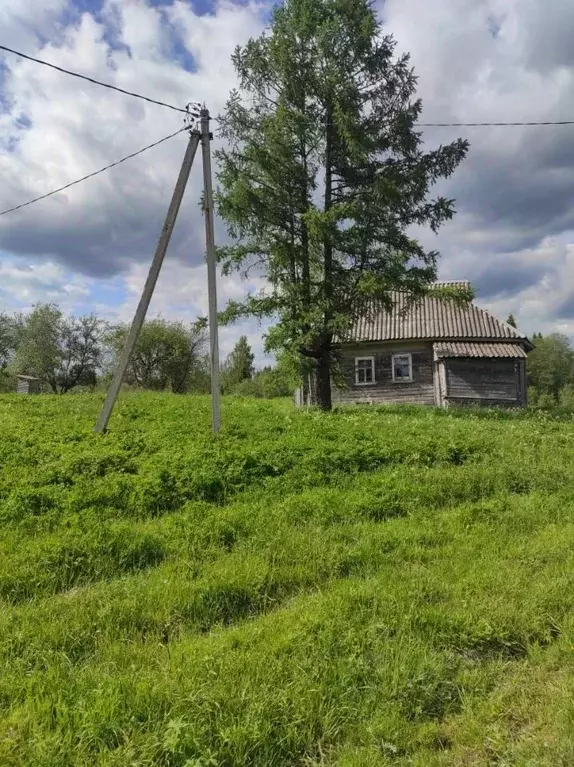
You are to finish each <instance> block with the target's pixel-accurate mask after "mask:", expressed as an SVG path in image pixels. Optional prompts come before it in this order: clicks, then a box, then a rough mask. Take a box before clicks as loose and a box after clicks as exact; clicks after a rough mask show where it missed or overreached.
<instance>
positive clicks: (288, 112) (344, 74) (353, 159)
mask: <svg viewBox="0 0 574 767" xmlns="http://www.w3.org/2000/svg"><path fill="white" fill-rule="evenodd" d="M233 63H234V65H235V68H236V71H237V74H238V76H239V81H240V89H239V91H236V92H233V93H232V94H231V97H230V99H229V101H228V103H227V107H226V111H225V114H224V115H223V116H222V118H221V129H222V135H223V137H224V138H225V139H226V141H227V148H225V149H222V150H221V151H219V152H218V155H217V156H218V160H219V173H218V180H219V190H218V195H217V199H218V205H219V212H220V215H221V216H222V218H223V219H224V220H225V221H226V223H227V226H228V231H229V234H230V236H231V238H232V240H233V244H232V245H230V246H228V247H224V248H221V249H220V258H221V260H222V263H223V269H224V271H225V272H229V271H231V270H233V269H239V270H245V271H248V270H249V269H251V268H253V267H257V268H258V269H259V270H260V272H261V273H262V274H264V275H265V276H266V278H267V281H268V283H269V288H268V289H266V290H264V291H263V292H261V293H260V294H258V295H251V296H249V297H248V298H247V299H246V300H245V301H243V302H235V303H231V304H230V305H229V307H228V310H227V313H226V317H227V318H228V319H229V320H233V319H235V318H237V317H239V316H247V315H254V316H257V317H264V316H265V317H272V318H273V319H274V320H275V321H276V324H275V326H274V327H273V329H272V330H271V331H270V333H269V334H268V336H267V339H266V348H267V350H281V349H285V350H288V351H290V352H291V353H296V354H298V355H300V356H302V357H305V358H308V359H310V360H311V361H312V363H313V366H314V370H315V374H316V377H317V395H318V400H319V404H320V406H321V407H322V408H324V409H329V408H330V407H331V369H332V367H333V363H334V349H335V345H336V339H337V337H340V336H342V335H344V333H345V332H346V330H347V329H348V328H349V325H350V323H352V321H353V320H354V318H355V317H356V316H357V314H363V313H365V311H366V307H367V306H369V305H370V301H371V299H375V300H377V301H382V302H383V304H384V303H387V304H388V302H389V298H390V293H391V291H392V290H396V289H401V290H406V291H408V292H410V293H412V294H414V295H420V294H422V293H424V292H425V291H426V290H427V288H428V287H429V285H430V284H431V283H432V282H433V281H434V280H435V278H436V261H437V256H438V254H437V252H436V251H434V250H426V249H425V248H423V246H422V245H421V244H420V243H419V242H418V241H417V240H416V239H415V238H414V237H413V236H412V227H413V225H427V226H429V227H430V228H431V229H432V230H433V231H437V230H438V229H439V228H440V226H441V225H442V224H443V223H444V222H446V221H448V220H449V219H450V218H451V217H452V216H453V213H454V204H453V201H452V200H449V199H446V198H444V197H440V196H439V197H436V198H434V199H433V198H431V197H430V196H429V192H430V189H431V187H432V186H433V185H434V184H435V183H436V182H437V181H439V180H440V179H442V178H445V177H447V176H450V175H451V174H452V173H453V172H454V170H455V169H456V167H457V166H458V164H459V163H460V162H461V160H462V159H463V158H464V156H465V155H466V152H467V149H468V145H467V142H465V141H462V140H457V141H454V142H452V143H450V144H446V145H443V146H440V147H438V148H437V149H427V148H426V147H425V146H423V141H422V135H421V133H420V132H419V131H417V127H416V123H417V119H418V117H419V115H420V113H421V108H422V106H421V102H420V101H419V100H417V99H415V90H416V78H415V76H414V74H413V71H412V69H411V67H410V64H409V58H408V56H400V57H398V58H397V57H395V42H394V40H393V38H392V37H391V36H388V35H383V34H382V31H381V28H380V25H379V23H378V22H377V19H376V15H375V10H374V6H373V4H372V3H371V2H369V0H286V1H285V2H284V3H283V4H282V5H281V6H280V7H278V8H276V9H275V11H274V14H273V20H272V24H271V28H270V29H269V30H267V31H266V32H265V33H264V34H262V35H261V37H259V38H258V39H254V40H250V41H249V42H248V44H247V45H246V46H245V47H244V48H237V49H236V51H235V54H234V56H233Z"/></svg>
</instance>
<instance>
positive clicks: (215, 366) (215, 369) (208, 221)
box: [200, 107, 221, 433]
mask: <svg viewBox="0 0 574 767" xmlns="http://www.w3.org/2000/svg"><path fill="white" fill-rule="evenodd" d="M200 117H201V149H202V156H203V193H204V211H203V213H204V216H205V244H206V250H207V294H208V301H209V359H210V366H211V421H212V427H213V431H214V433H217V432H218V431H219V426H220V421H221V415H220V412H221V395H220V391H219V339H218V329H217V286H216V278H217V270H216V255H215V231H214V226H213V189H212V186H211V148H210V143H211V133H210V130H209V111H208V110H207V109H205V107H204V108H203V109H202V110H201V112H200Z"/></svg>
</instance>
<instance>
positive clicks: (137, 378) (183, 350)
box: [108, 319, 205, 394]
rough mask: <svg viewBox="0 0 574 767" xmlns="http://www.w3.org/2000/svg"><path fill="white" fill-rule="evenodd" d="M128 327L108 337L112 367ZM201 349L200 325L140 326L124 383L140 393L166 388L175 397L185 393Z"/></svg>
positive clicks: (157, 321) (159, 323)
mask: <svg viewBox="0 0 574 767" xmlns="http://www.w3.org/2000/svg"><path fill="white" fill-rule="evenodd" d="M128 332H129V326H127V325H117V326H116V327H114V328H112V330H111V332H110V333H109V335H108V344H109V346H110V348H111V351H112V365H113V366H115V364H116V360H117V358H118V356H119V355H120V353H121V350H122V349H123V346H124V343H125V339H126V336H127V334H128ZM204 345H205V331H204V323H203V322H197V323H195V324H193V325H189V326H188V325H185V324H184V323H183V322H168V321H167V320H163V319H154V320H150V321H148V322H145V323H144V324H143V327H142V329H141V332H140V335H139V338H138V341H137V343H136V347H135V349H134V352H133V354H132V357H131V360H130V362H129V365H128V368H127V371H126V376H125V380H126V382H127V383H129V384H132V385H135V386H139V387H141V388H142V389H156V390H163V389H166V388H170V389H171V390H172V391H173V392H175V393H177V394H183V393H185V392H187V391H188V389H189V386H190V378H191V376H192V374H193V372H194V368H195V367H196V366H197V365H198V363H199V358H200V356H201V354H202V352H203V349H204Z"/></svg>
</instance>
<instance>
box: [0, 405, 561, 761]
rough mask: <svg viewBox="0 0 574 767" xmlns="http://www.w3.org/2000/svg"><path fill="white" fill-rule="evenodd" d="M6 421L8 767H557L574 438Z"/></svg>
mask: <svg viewBox="0 0 574 767" xmlns="http://www.w3.org/2000/svg"><path fill="white" fill-rule="evenodd" d="M100 404H101V398H99V397H90V396H77V397H74V396H69V397H49V396H46V397H16V396H4V397H0V424H1V426H0V428H1V440H0V464H1V468H0V522H1V524H0V611H1V612H0V664H1V673H0V765H2V767H13V766H15V765H18V767H80V766H81V767H94V766H103V765H105V767H112V766H113V767H136V766H137V767H144V766H145V767H207V765H223V766H226V767H231V766H232V765H233V766H235V765H237V766H243V765H256V766H258V767H259V766H262V767H263V766H264V767H274V766H275V765H277V767H291V766H292V765H308V766H310V765H327V766H329V767H335V766H337V767H348V766H350V765H353V766H355V765H356V766H357V767H375V766H377V767H379V766H382V765H393V766H397V767H398V766H402V765H417V766H419V767H439V766H441V767H442V766H443V765H461V766H463V765H464V766H465V767H474V766H478V765H481V766H482V765H497V766H498V767H503V766H505V767H510V766H511V765H520V766H521V767H522V766H523V765H524V766H530V765H532V766H534V765H536V766H539V765H548V767H558V766H560V765H569V766H571V765H572V764H574V613H573V607H574V421H572V420H571V419H570V420H568V419H567V418H566V417H563V418H558V417H555V418H553V417H551V416H548V415H540V414H530V413H522V414H518V415H512V414H503V413H495V412H493V413H484V414H476V413H473V412H451V413H446V412H434V411H432V410H422V409H415V408H413V409H409V408H406V409H399V408H396V409H393V408H387V409H376V408H365V409H362V408H356V409H349V410H346V411H343V412H335V413H333V414H330V415H323V414H320V413H317V412H313V411H296V410H295V409H294V408H293V407H292V406H291V405H290V404H289V403H287V402H258V401H254V400H242V399H227V400H224V403H223V420H224V429H223V432H222V434H221V435H220V436H219V438H218V439H214V438H213V437H212V436H211V435H210V433H209V400H208V399H206V398H201V397H177V396H173V395H152V394H142V395H137V394H134V395H126V396H124V397H122V400H121V403H120V405H119V407H118V410H117V412H116V414H115V415H114V418H113V420H112V422H111V430H110V432H109V433H108V434H107V435H105V436H104V437H100V436H97V435H93V434H92V433H91V428H92V425H93V422H94V420H95V416H96V414H97V411H98V408H99V406H100Z"/></svg>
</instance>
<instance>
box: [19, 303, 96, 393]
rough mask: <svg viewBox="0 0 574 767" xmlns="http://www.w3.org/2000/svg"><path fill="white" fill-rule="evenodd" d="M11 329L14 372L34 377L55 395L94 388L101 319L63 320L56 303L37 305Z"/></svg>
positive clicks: (92, 317) (70, 318) (91, 316)
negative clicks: (80, 388) (79, 387)
mask: <svg viewBox="0 0 574 767" xmlns="http://www.w3.org/2000/svg"><path fill="white" fill-rule="evenodd" d="M14 327H15V337H16V346H17V349H16V352H15V355H14V363H13V367H14V370H15V372H16V373H21V374H24V375H33V376H37V377H38V378H40V379H41V380H42V381H43V382H44V383H45V384H47V385H48V386H49V387H50V388H51V390H52V391H53V392H54V393H55V394H57V393H60V394H65V393H66V392H68V391H70V389H73V388H74V387H75V386H80V385H84V386H94V385H95V383H96V378H97V374H98V372H99V370H100V369H101V365H102V359H103V358H102V354H103V346H102V341H103V334H104V327H105V323H104V322H103V321H102V320H101V319H99V318H98V317H96V316H95V315H86V316H84V317H79V318H76V317H65V316H64V315H63V313H62V311H61V310H60V308H59V307H58V306H57V305H56V304H37V305H36V306H35V307H34V308H33V310H32V311H31V312H30V313H29V314H28V315H20V316H19V317H17V318H16V320H15V325H14Z"/></svg>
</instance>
